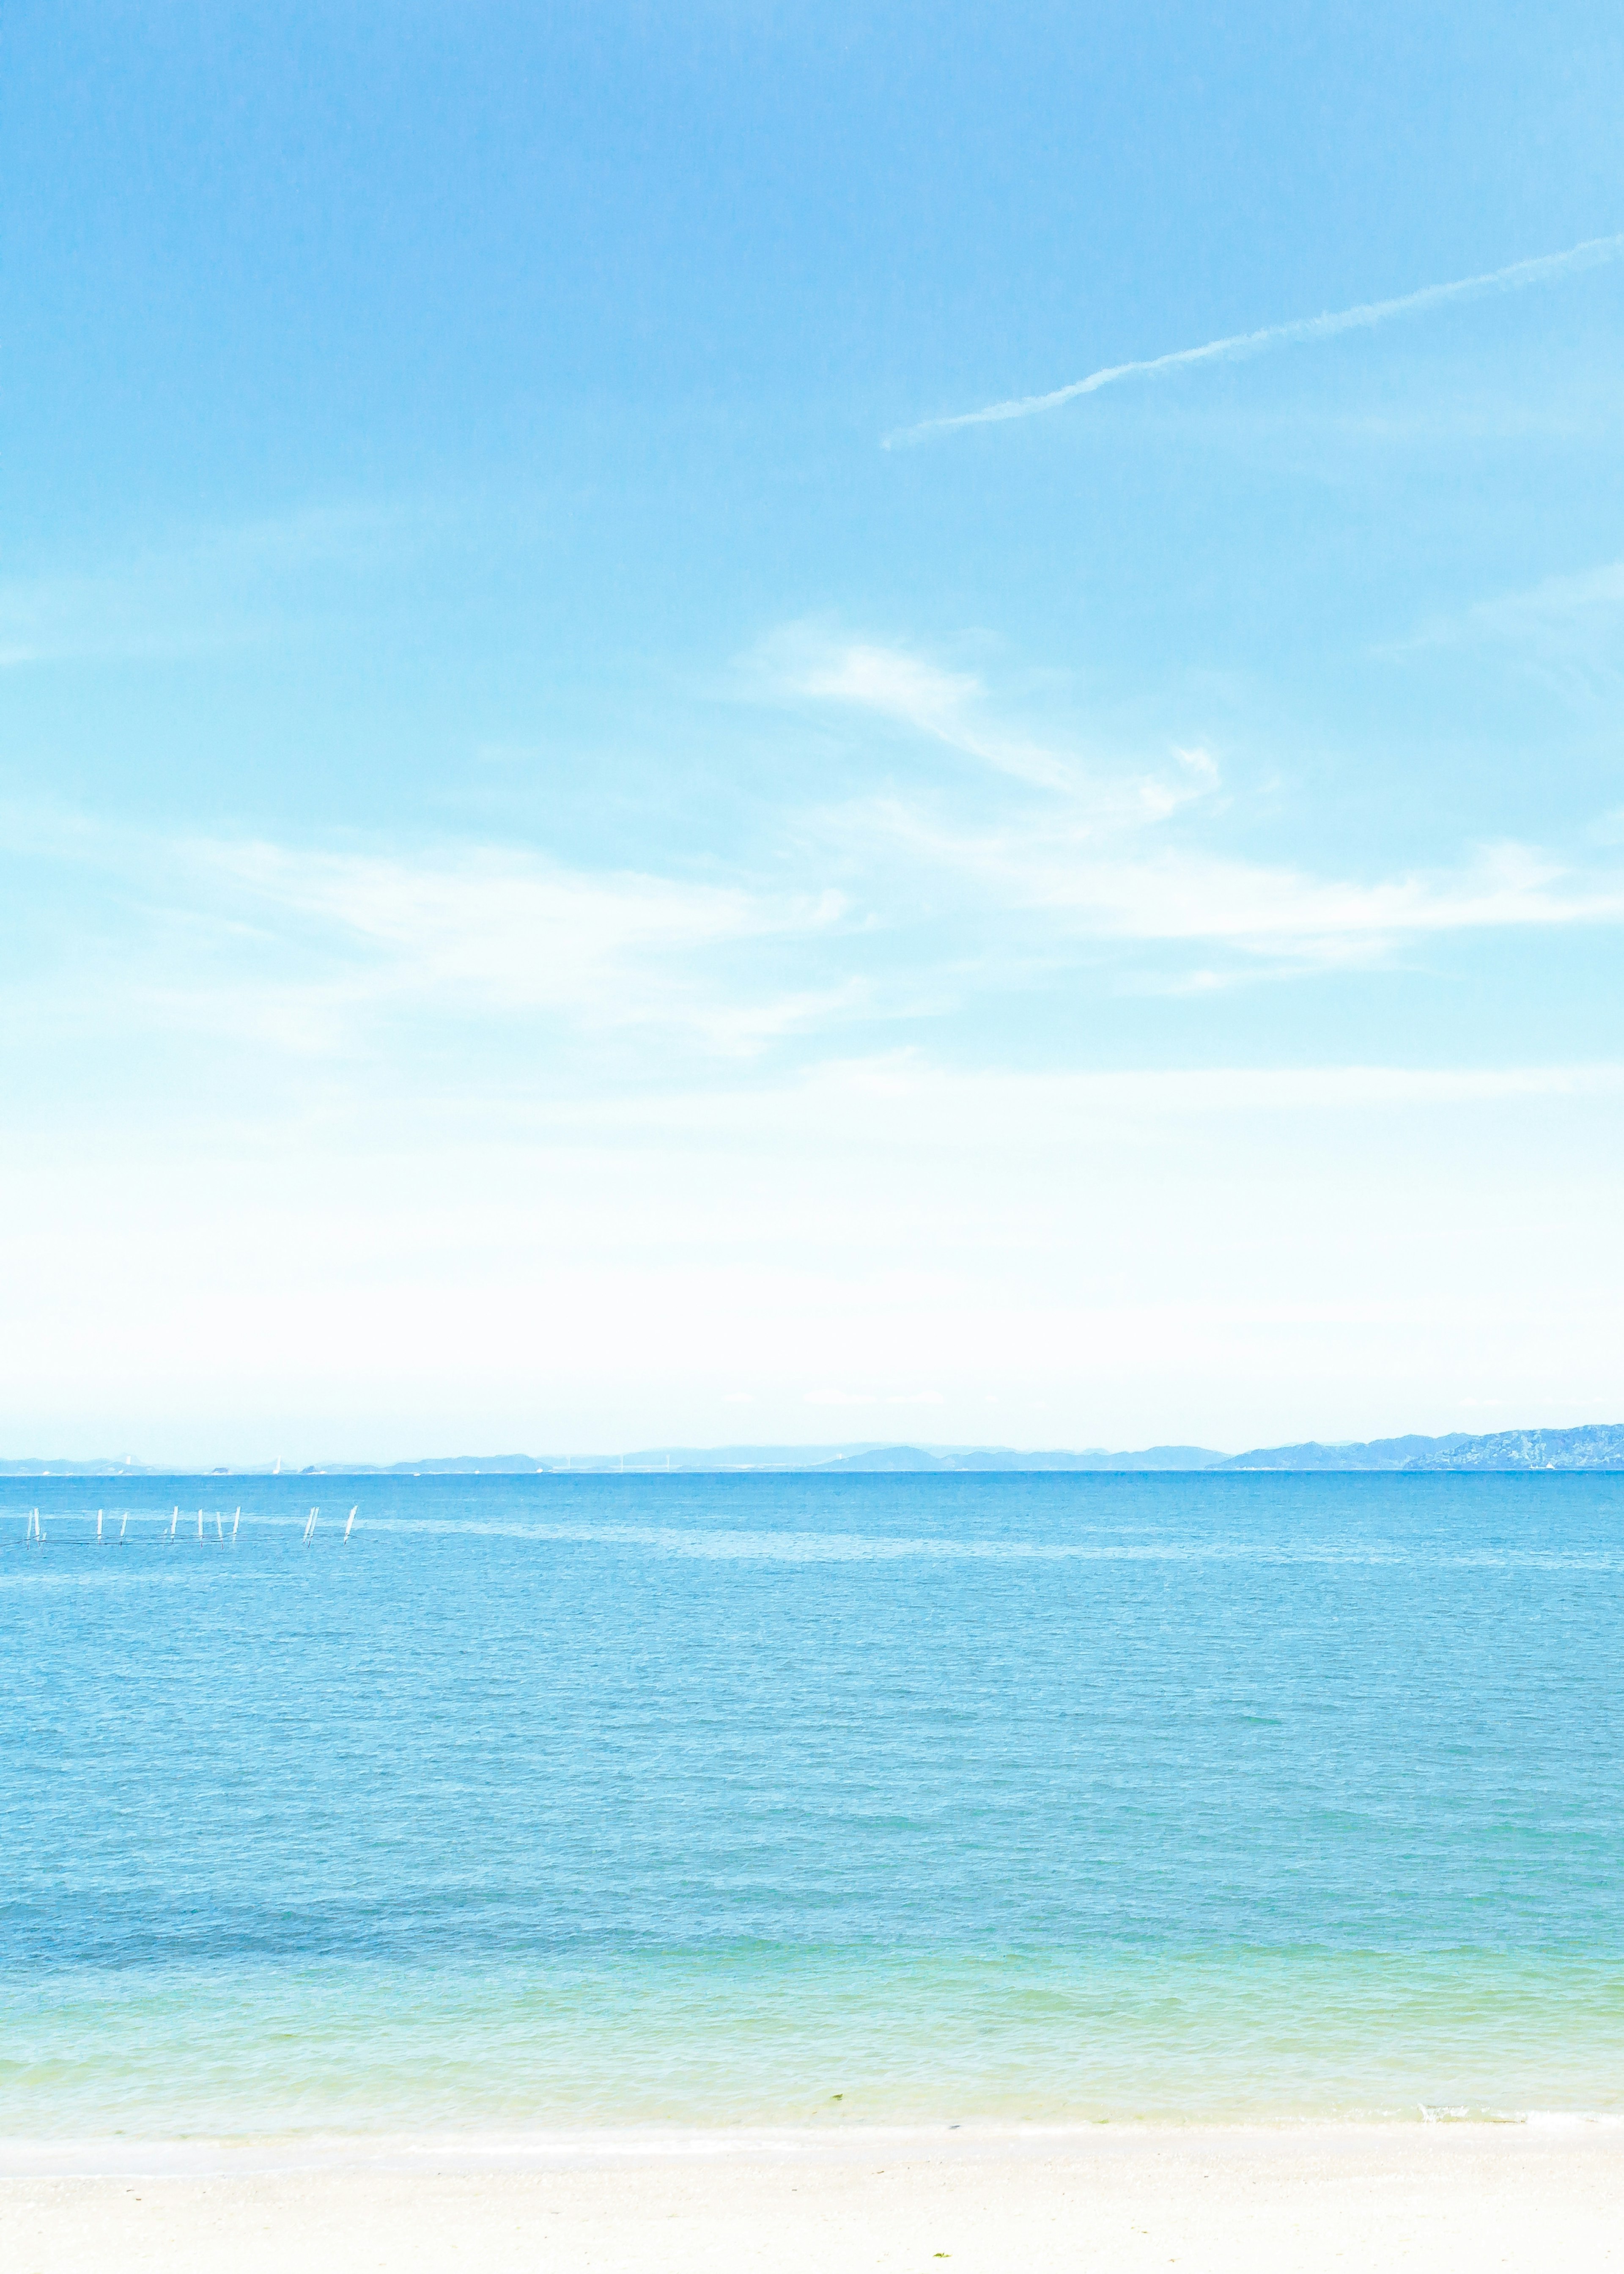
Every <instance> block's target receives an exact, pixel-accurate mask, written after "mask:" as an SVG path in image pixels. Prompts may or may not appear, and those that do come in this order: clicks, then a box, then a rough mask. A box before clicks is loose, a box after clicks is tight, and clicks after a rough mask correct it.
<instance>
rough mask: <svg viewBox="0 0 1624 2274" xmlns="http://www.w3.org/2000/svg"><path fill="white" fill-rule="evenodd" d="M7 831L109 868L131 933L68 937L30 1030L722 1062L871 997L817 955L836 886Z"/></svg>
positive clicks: (38, 984) (12, 837) (113, 893)
mask: <svg viewBox="0 0 1624 2274" xmlns="http://www.w3.org/2000/svg"><path fill="white" fill-rule="evenodd" d="M3 818H4V822H5V824H6V826H5V828H4V836H5V838H6V840H8V841H9V844H10V847H11V851H12V852H13V854H14V855H15V854H19V853H26V854H28V855H32V856H33V857H34V859H35V860H36V861H37V860H40V859H41V858H48V859H49V860H51V861H52V862H54V863H57V864H62V865H64V866H66V867H68V868H70V869H73V868H77V869H79V870H83V871H86V872H93V873H94V874H95V875H96V876H97V877H98V879H99V882H98V889H97V892H96V894H95V898H94V906H95V907H96V908H97V910H98V912H99V914H100V915H101V916H102V919H103V920H104V921H105V922H109V924H110V925H111V926H112V928H113V931H114V933H115V935H117V936H118V937H120V938H121V940H122V945H121V947H120V949H119V952H118V953H117V957H116V959H114V960H110V961H109V957H108V952H107V950H106V949H105V948H104V947H102V948H99V947H98V946H97V945H96V943H95V941H94V938H92V939H90V940H89V941H88V942H86V941H84V940H80V939H79V938H77V937H74V938H72V939H71V940H70V942H69V944H68V945H67V948H66V949H65V951H64V958H63V960H62V962H61V965H60V967H59V968H58V969H57V971H56V976H55V978H54V979H51V980H47V979H46V978H45V977H44V976H43V975H41V973H40V972H38V971H36V972H34V973H33V974H31V975H30V979H29V983H28V985H27V988H26V990H24V991H25V995H26V1003H27V1005H30V1006H32V1008H31V1010H30V1011H29V1012H28V1013H27V1015H29V1016H31V1017H32V1018H33V1019H34V1020H35V1021H36V1022H37V1020H38V1019H39V1018H41V1017H45V1016H49V1017H50V1018H51V1019H53V1020H61V1019H62V1018H63V1017H64V1015H65V1016H66V1017H67V1018H68V1019H69V1020H71V1022H73V1023H76V1024H79V1025H81V1026H82V1025H83V1024H84V1023H85V1022H86V1021H88V1022H90V1023H91V1024H94V1023H95V1021H96V1020H98V1019H101V1020H105V1018H106V1017H107V1016H109V1014H110V1015H113V1016H115V1017H116V1018H117V1019H119V1020H121V1021H124V1022H126V1023H127V1021H128V1020H129V1019H130V1018H131V1017H134V1018H135V1019H136V1020H138V1021H139V1022H140V1023H144V1024H146V1025H148V1026H154V1027H157V1028H168V1029H170V1030H179V1031H191V1032H193V1033H198V1034H211V1035H218V1036H221V1037H228V1036H229V1037H230V1038H232V1039H235V1040H237V1041H239V1042H240V1041H253V1042H257V1043H263V1044H265V1045H266V1046H267V1047H272V1048H281V1049H284V1050H293V1051H296V1052H301V1053H305V1054H315V1055H321V1054H328V1053H333V1052H340V1051H343V1050H349V1049H352V1048H354V1047H355V1046H357V1043H361V1042H364V1041H365V1039H366V1038H367V1037H368V1036H369V1035H376V1034H377V1033H378V1032H380V1030H381V1029H382V1028H385V1027H387V1025H389V1024H390V1023H391V1022H395V1023H398V1022H399V1021H400V1020H402V1019H404V1020H408V1021H410V1020H416V1019H418V1018H423V1017H435V1018H440V1019H442V1020H451V1021H453V1022H456V1021H461V1022H463V1023H465V1024H466V1023H468V1022H475V1023H477V1022H482V1021H483V1022H486V1023H489V1022H491V1021H493V1020H508V1021H512V1020H527V1019H532V1018H535V1017H537V1016H541V1017H550V1018H553V1019H554V1020H559V1021H561V1022H563V1023H564V1024H565V1025H567V1026H573V1027H574V1028H577V1029H578V1030H581V1031H582V1032H584V1033H588V1034H590V1035H596V1036H598V1037H605V1036H610V1035H618V1034H623V1033H626V1032H628V1031H630V1030H636V1029H643V1030H645V1031H646V1030H650V1029H654V1028H665V1029H667V1030H668V1031H669V1032H670V1033H671V1034H672V1035H681V1036H684V1037H686V1038H687V1039H688V1040H689V1041H691V1042H696V1043H699V1044H700V1045H701V1046H702V1047H703V1048H704V1049H706V1050H711V1051H714V1052H718V1053H721V1054H724V1055H728V1054H739V1053H748V1052H750V1051H752V1050H756V1049H759V1048H760V1047H761V1046H762V1045H763V1043H767V1042H769V1041H771V1039H773V1038H774V1037H775V1036H778V1035H786V1034H789V1033H793V1032H795V1031H798V1030H800V1029H802V1028H807V1027H808V1026H814V1025H816V1024H818V1023H820V1022H822V1021H823V1020H828V1019H830V1018H831V1017H833V1016H836V1015H838V1014H839V1013H842V1012H849V1011H850V1010H851V1009H852V1008H853V1005H854V1003H855V1001H856V998H858V997H859V996H860V995H861V980H860V979H859V978H857V977H856V976H853V975H847V974H846V973H844V972H843V971H841V970H840V969H838V968H836V969H835V970H834V971H833V973H832V975H822V976H821V977H814V975H813V973H812V970H811V969H810V968H808V962H807V959H806V956H805V953H804V951H805V950H806V949H807V948H808V945H810V943H811V942H812V941H813V940H814V939H816V938H822V937H827V936H828V935H830V934H831V932H833V931H835V930H838V926H839V923H840V922H841V919H842V916H843V914H844V912H845V903H844V901H843V900H842V899H841V896H840V895H839V894H838V893H837V892H832V891H822V892H816V891H815V892H793V891H791V892H778V893H774V892H763V891H752V890H749V889H746V888H745V887H743V886H739V885H713V884H710V883H706V882H703V881H695V880H690V879H684V878H673V877H659V876H651V875H645V874H640V873H637V872H635V871H601V870H600V871H589V870H580V869H575V868H571V867H568V866H567V865H565V864H564V863H561V862H555V861H551V860H549V859H547V858H546V857H545V856H544V855H541V854H539V853H536V852H533V851H529V850H526V849H523V848H515V847H489V846H483V845H477V844H476V845H455V844H454V845H450V846H440V847H429V848H426V849H423V850H419V851H417V852H402V851H399V850H391V851H387V852H384V851H369V850H352V849H335V848H333V847H295V846H291V845H286V844H278V843H274V842H271V841H268V840H259V839H225V838H218V839H168V840H166V839H159V838H154V837H153V836H151V835H150V834H142V833H128V832H121V831H119V830H117V829H116V828H111V827H108V826H104V825H95V824H94V823H87V822H86V821H84V820H83V819H80V818H76V817H71V816H63V815H59V814H53V813H49V812H46V813H34V814H23V815H19V814H17V813H15V812H12V813H11V814H8V815H6V816H4V817H3ZM775 946H776V947H778V949H780V950H783V951H786V953H780V954H778V955H777V956H774V955H772V954H771V953H770V951H771V950H772V949H773V948H774V947H775ZM797 948H799V949H800V950H801V951H802V953H801V956H800V958H799V959H797V956H796V954H795V953H794V951H795V950H796V949H797ZM114 1005H117V1006H119V1007H118V1008H117V1010H114V1009H113V1008H112V1006H114Z"/></svg>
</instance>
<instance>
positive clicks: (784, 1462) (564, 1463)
mask: <svg viewBox="0 0 1624 2274" xmlns="http://www.w3.org/2000/svg"><path fill="white" fill-rule="evenodd" d="M760 1469H776V1470H801V1471H808V1472H816V1473H818V1474H820V1475H824V1476H828V1475H851V1476H857V1475H875V1474H891V1475H904V1474H923V1475H931V1474H950V1473H959V1474H963V1473H966V1472H975V1473H980V1474H982V1475H987V1474H1009V1473H1011V1472H1020V1471H1045V1472H1050V1473H1052V1472H1056V1471H1064V1470H1069V1471H1092V1472H1094V1473H1096V1474H1116V1475H1132V1474H1144V1473H1146V1472H1150V1471H1154V1470H1184V1471H1186V1472H1188V1471H1192V1470H1200V1471H1202V1472H1205V1473H1207V1474H1209V1475H1213V1474H1220V1473H1222V1472H1225V1471H1234V1470H1247V1471H1253V1472H1255V1471H1260V1470H1287V1471H1297V1472H1304V1473H1311V1472H1326V1471H1329V1470H1347V1471H1359V1470H1402V1469H1412V1470H1433V1471H1436V1470H1467V1469H1473V1470H1496V1471H1502V1472H1504V1471H1508V1470H1509V1471H1515V1470H1526V1469H1624V1423H1620V1422H1613V1423H1591V1424H1589V1425H1587V1426H1586V1427H1583V1428H1579V1429H1500V1430H1496V1431H1495V1432H1494V1433H1493V1434H1491V1435H1487V1436H1481V1437H1474V1436H1470V1435H1468V1434H1464V1433H1463V1432H1462V1431H1460V1430H1455V1431H1454V1432H1453V1433H1452V1434H1449V1435H1448V1436H1445V1437H1377V1438H1373V1439H1372V1441H1371V1442H1369V1443H1368V1444H1358V1445H1321V1444H1318V1443H1309V1444H1305V1445H1268V1446H1261V1447H1259V1448H1258V1449H1256V1450H1254V1451H1252V1452H1250V1453H1234V1454H1226V1453H1215V1452H1213V1451H1212V1450H1211V1449H1209V1448H1207V1446H1204V1445H1149V1446H1147V1447H1145V1448H1144V1449H1142V1450H1141V1451H1139V1452H1132V1453H1110V1452H1105V1451H1102V1450H1100V1449H1093V1450H1089V1451H1084V1452H1066V1451H1061V1450H1056V1451H1053V1452H1038V1453H1034V1452H1023V1451H1019V1450H1018V1449H1015V1448H1014V1447H1012V1446H1009V1445H883V1444H857V1445H715V1446H711V1447H710V1448H708V1449H703V1450H696V1449H695V1448H694V1447H693V1446H691V1445H688V1446H685V1445H659V1446H645V1447H644V1448H643V1449H642V1450H641V1451H639V1452H635V1453H623V1454H622V1453H595V1454H588V1455H580V1456H566V1455H563V1454H559V1455H555V1456H553V1457H542V1458H538V1457H536V1456H534V1455H532V1454H530V1453H493V1454H485V1455H480V1454H468V1455H464V1456H462V1457H458V1458H456V1459H453V1460H428V1461H395V1462H393V1463H391V1464H390V1465H388V1466H387V1467H380V1466H379V1465H377V1464H376V1463H372V1462H359V1461H357V1462H345V1463H341V1462H336V1461H333V1462H324V1463H320V1464H312V1465H311V1466H309V1467H307V1468H303V1469H299V1470H281V1471H280V1472H278V1471H274V1470H272V1469H271V1467H270V1466H269V1465H268V1464H267V1465H260V1466H259V1467H255V1468H242V1469H225V1468H216V1469H212V1470H207V1471H205V1470H195V1469H155V1468H147V1467H143V1466H142V1465H140V1464H139V1462H133V1461H48V1460H34V1461H28V1460H22V1461H0V1476H8V1477H41V1476H55V1477H148V1476H198V1475H211V1476H217V1477H223V1476H242V1477H247V1476H267V1475H272V1474H275V1473H281V1474H282V1475H287V1476H291V1475H298V1476H306V1477H323V1476H355V1477H363V1476H386V1477H402V1476H422V1477H435V1476H556V1475H574V1476H583V1475H585V1476H605V1475H613V1474H620V1473H622V1472H623V1473H625V1474H626V1475H628V1476H630V1475H634V1474H635V1475H642V1476H648V1475H653V1474H671V1475H688V1476H696V1475H709V1476H716V1475H721V1474H726V1473H731V1472H741V1471H748V1470H760Z"/></svg>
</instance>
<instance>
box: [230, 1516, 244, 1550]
mask: <svg viewBox="0 0 1624 2274" xmlns="http://www.w3.org/2000/svg"><path fill="white" fill-rule="evenodd" d="M242 1520H243V1511H242V1510H241V1509H240V1508H239V1509H238V1510H237V1514H236V1515H235V1516H234V1517H232V1518H231V1545H232V1547H236V1545H237V1525H239V1524H240V1523H241V1522H242Z"/></svg>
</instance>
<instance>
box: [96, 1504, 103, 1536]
mask: <svg viewBox="0 0 1624 2274" xmlns="http://www.w3.org/2000/svg"><path fill="white" fill-rule="evenodd" d="M101 1538H102V1511H101V1510H100V1509H98V1510H96V1539H97V1540H98V1541H100V1540H101Z"/></svg>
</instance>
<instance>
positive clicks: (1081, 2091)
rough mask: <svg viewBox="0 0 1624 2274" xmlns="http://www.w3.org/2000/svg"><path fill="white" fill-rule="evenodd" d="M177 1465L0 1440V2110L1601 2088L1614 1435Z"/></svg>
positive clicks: (302, 2113)
mask: <svg viewBox="0 0 1624 2274" xmlns="http://www.w3.org/2000/svg"><path fill="white" fill-rule="evenodd" d="M114 1495H116V1496H117V1499H118V1505H117V1508H115V1507H114V1506H113V1505H112V1504H111V1500H112V1496H114ZM205 1497H206V1498H207V1510H208V1512H207V1519H206V1523H205V1536H204V1537H203V1538H202V1539H201V1540H199V1539H198V1537H197V1519H196V1516H195V1513H194V1511H195V1510H196V1508H197V1504H198V1501H199V1480H196V1479H192V1480H175V1481H174V1482H173V1483H172V1484H169V1485H167V1486H166V1485H163V1484H161V1483H148V1482H147V1481H145V1480H143V1481H142V1482H141V1483H140V1484H139V1486H136V1485H132V1484H127V1483H126V1484H120V1485H100V1486H98V1485H95V1484H90V1485H86V1484H85V1483H82V1482H79V1481H77V1480H56V1479H48V1480H26V1481H22V1480H16V1481H8V1482H6V1483H4V1484H0V1653H3V1663H4V1668H5V1672H6V1675H7V1679H8V1688H9V1691H10V1702H11V1727H10V1729H9V1731H8V1733H7V1743H6V1744H5V1746H4V1751H0V1855H3V1856H4V1884H3V1886H0V1949H3V1950H4V1969H3V1971H0V2133H4V2134H9V2135H13V2136H15V2135H28V2136H34V2137H38V2136H41V2135H85V2134H91V2133H96V2134H101V2133H109V2132H114V2131H125V2132H130V2133H140V2134H145V2135H173V2134H184V2133H197V2132H206V2133H211V2134H221V2133H231V2132H251V2131H259V2130H267V2129H272V2130H281V2129H283V2128H287V2127H305V2126H317V2127H369V2128H372V2127H376V2128H385V2129H396V2128H400V2127H419V2126H425V2125H435V2126H451V2127H483V2128H486V2129H489V2128H492V2127H538V2126H553V2125H577V2124H583V2123H601V2122H612V2123H626V2122H639V2121H647V2120H665V2119H671V2120H683V2121H687V2122H701V2123H709V2122H739V2121H750V2120H755V2121H793V2122H796V2123H830V2124H835V2123H846V2122H850V2121H853V2120H859V2121H861V2120H874V2119H886V2120H910V2119H918V2120H936V2119H938V2118H939V2119H942V2120H946V2121H962V2120H975V2119H978V2118H979V2119H1019V2118H1023V2117H1029V2118H1034V2119H1067V2118H1076V2119H1085V2118H1116V2119H1121V2118H1132V2117H1137V2116H1159V2117H1169V2116H1173V2117H1179V2116H1188V2117H1220V2116H1237V2115H1253V2116H1259V2115H1261V2116H1281V2117H1289V2116H1294V2115H1310V2114H1328V2113H1342V2114H1353V2115H1371V2116H1381V2115H1389V2116H1408V2117H1414V2116H1416V2115H1417V2113H1420V2112H1423V2111H1425V2112H1434V2113H1436V2112H1455V2113H1467V2114H1481V2115H1487V2114H1494V2113H1501V2114H1508V2113H1516V2112H1525V2111H1528V2110H1530V2109H1575V2110H1585V2111H1600V2110H1618V2109H1620V2108H1624V1783H1621V1777H1620V1737H1621V1736H1624V1615H1621V1614H1624V1479H1620V1478H1610V1477H1584V1476H1577V1475H1564V1476H1558V1475H1551V1476H1504V1477H1497V1476H1477V1477H1447V1476H1434V1477H1426V1476H1413V1477H1381V1476H1327V1477H1307V1476H1255V1477H1242V1476H1229V1477H1211V1478H1209V1477H1200V1476H1155V1477H1104V1476H1042V1475H1025V1476H1010V1477H995V1476H959V1477H950V1476H935V1477H910V1476H897V1477H881V1476H875V1477H838V1478H819V1477H807V1476H801V1477H795V1476H786V1477H773V1476H766V1475H752V1476H737V1477H725V1478H695V1479H685V1478H680V1477H671V1478H665V1477H642V1478H636V1477H627V1478H618V1477H612V1476H594V1477H586V1478H569V1477H545V1478H497V1477H479V1478H451V1479H407V1480H395V1479H389V1480H380V1479H373V1478H367V1479H357V1480H353V1481H351V1482H348V1483H347V1482H345V1481H344V1480H338V1479H334V1478H323V1479H320V1480H309V1479H307V1480H298V1479H279V1480H262V1479H257V1480H237V1481H233V1482H232V1483H231V1485H230V1486H229V1497H222V1487H221V1485H220V1483H219V1482H216V1483H215V1485H214V1487H213V1488H212V1489H211V1490H210V1491H209V1492H208V1493H207V1495H205ZM98 1499H101V1500H102V1504H103V1505H104V1506H105V1507H106V1509H107V1514H106V1517H104V1524H103V1532H104V1537H103V1540H102V1543H101V1544H100V1545H98V1544H97V1542H96V1540H95V1537H94V1532H95V1511H96V1504H97V1502H98ZM239 1499H240V1500H241V1502H242V1508H243V1513H242V1521H241V1526H240V1530H239V1531H238V1532H237V1538H236V1541H235V1544H233V1543H232V1540H231V1537H230V1534H231V1526H232V1511H233V1510H234V1509H235V1508H236V1506H237V1502H238V1500H239ZM177 1501H178V1502H179V1503H180V1507H181V1510H182V1515H181V1520H180V1523H179V1525H178V1526H177V1535H176V1537H175V1539H174V1540H170V1538H169V1528H170V1521H171V1517H170V1511H171V1509H172V1507H173V1506H174V1505H175V1503H176V1502H177ZM312 1501H315V1502H318V1503H320V1504H321V1516H320V1521H319V1523H318V1525H317V1528H316V1532H315V1534H314V1536H313V1538H312V1540H310V1541H309V1542H308V1544H307V1543H306V1542H305V1538H304V1530H305V1520H306V1517H307V1514H308V1510H309V1508H310V1505H311V1503H312ZM351 1502H357V1503H358V1504H359V1513H358V1515H357V1521H356V1525H355V1529H354V1532H353V1534H352V1536H351V1537H350V1540H349V1541H348V1542H347V1543H346V1542H345V1541H344V1540H343V1539H342V1530H343V1519H344V1517H345V1514H346V1512H347V1510H348V1507H349V1505H350V1503H351ZM35 1506H37V1507H38V1508H39V1510H40V1511H41V1527H42V1530H43V1532H44V1538H43V1540H42V1541H41V1542H40V1543H38V1544H35V1543H34V1542H32V1541H30V1540H27V1539H26V1536H25V1534H26V1529H27V1525H26V1515H27V1511H28V1510H31V1509H33V1508H34V1507H35ZM216 1507H219V1508H220V1509H221V1510H222V1512H223V1522H222V1525H221V1528H220V1532H217V1531H216V1525H215V1519H214V1510H215V1509H216ZM126 1515H127V1516H128V1522H127V1525H124V1540H123V1542H122V1544H119V1542H118V1541H117V1537H116V1535H117V1532H119V1530H120V1527H121V1523H122V1522H123V1519H124V1517H126ZM222 1533H223V1535H224V1536H223V1537H222V1536H221V1534H222Z"/></svg>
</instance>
